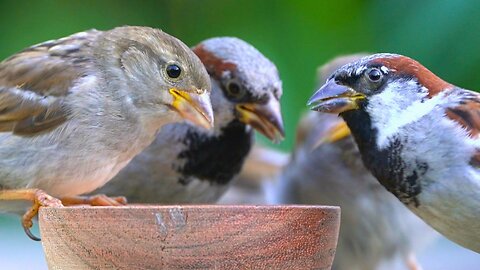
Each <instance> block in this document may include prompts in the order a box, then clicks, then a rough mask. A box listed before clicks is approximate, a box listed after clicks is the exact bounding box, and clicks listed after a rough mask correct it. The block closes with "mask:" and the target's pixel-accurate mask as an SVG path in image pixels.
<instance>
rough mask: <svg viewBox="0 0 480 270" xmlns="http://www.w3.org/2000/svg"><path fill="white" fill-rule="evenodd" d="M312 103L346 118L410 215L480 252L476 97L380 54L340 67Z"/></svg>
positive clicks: (479, 108) (367, 159)
mask: <svg viewBox="0 0 480 270" xmlns="http://www.w3.org/2000/svg"><path fill="white" fill-rule="evenodd" d="M308 104H309V105H310V106H311V107H312V109H314V110H317V111H321V112H329V113H339V114H340V115H341V116H342V117H343V119H344V120H345V121H346V123H347V125H348V127H349V128H350V130H351V132H352V134H353V136H354V138H355V141H356V143H357V145H358V148H359V150H360V153H361V155H362V159H363V162H364V164H365V166H366V168H367V169H368V170H370V172H372V174H373V175H374V176H375V177H376V178H377V179H378V181H379V182H380V183H381V184H382V185H383V186H385V187H386V188H387V189H388V190H389V191H390V192H392V193H393V194H394V195H395V196H396V197H397V198H398V199H399V200H400V201H401V202H403V203H404V204H405V205H406V206H407V207H408V208H409V209H410V210H412V211H413V212H414V213H415V214H417V215H418V216H419V217H420V218H422V219H423V220H424V221H425V222H427V223H428V224H429V225H430V226H432V227H433V228H435V229H436V230H437V231H438V232H440V233H442V234H443V235H445V236H446V237H447V238H449V239H451V240H452V241H454V242H456V243H458V244H460V245H462V246H464V247H466V248H468V249H471V250H473V251H476V252H480V233H479V232H480V168H479V166H480V154H479V149H480V139H479V137H478V135H479V132H480V95H479V94H478V93H475V92H473V91H469V90H466V89H462V88H460V87H457V86H454V85H452V84H450V83H447V82H445V81H443V80H442V79H440V78H439V77H437V76H436V75H435V74H433V73H432V72H431V71H429V70H428V69H427V68H425V67H424V66H422V65H421V64H420V63H418V62H417V61H415V60H413V59H411V58H408V57H405V56H401V55H396V54H375V55H372V56H368V57H365V58H362V59H360V60H358V61H354V62H352V63H350V64H347V65H345V66H343V67H341V68H339V69H338V70H337V71H335V72H334V73H333V74H332V75H331V76H330V78H329V79H328V80H327V82H326V83H325V85H323V86H322V87H321V88H320V89H319V90H318V91H317V92H316V93H315V94H314V95H313V96H312V98H311V99H310V101H309V102H308Z"/></svg>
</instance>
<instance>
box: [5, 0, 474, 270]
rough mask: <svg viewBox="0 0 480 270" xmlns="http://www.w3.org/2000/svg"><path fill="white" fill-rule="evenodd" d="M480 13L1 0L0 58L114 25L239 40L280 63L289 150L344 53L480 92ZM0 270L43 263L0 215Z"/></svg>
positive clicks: (279, 1) (380, 0)
mask: <svg viewBox="0 0 480 270" xmlns="http://www.w3.org/2000/svg"><path fill="white" fill-rule="evenodd" d="M478 18H480V1H475V0H471V1H466V0H465V1H456V0H452V1H436V0H430V1H418V0H417V1H395V0H392V1H385V0H365V1H353V0H350V1H340V0H339V1H315V0H311V1H310V0H307V1H294V0H291V1H288V0H269V1H259V0H243V1H233V0H202V1H197V0H176V1H119V0H115V1H114V0H109V1H107V0H104V1H92V0H83V1H14V0H8V1H5V0H0V41H1V43H0V58H1V59H3V58H5V57H7V56H9V55H11V54H13V53H15V52H17V51H19V50H21V49H22V48H24V47H27V46H30V45H33V44H35V43H38V42H42V41H45V40H49V39H55V38H59V37H63V36H66V35H69V34H72V33H75V32H78V31H82V30H85V29H90V28H97V29H102V30H103V29H110V28H113V27H115V26H120V25H147V26H152V27H157V28H161V29H163V30H164V31H166V32H168V33H170V34H172V35H174V36H176V37H178V38H180V39H181V40H183V41H184V42H185V43H186V44H188V45H195V44H197V43H198V42H200V41H201V40H203V39H206V38H209V37H213V36H236V37H240V38H242V39H244V40H246V41H248V42H250V43H251V44H253V45H254V46H255V47H257V48H258V49H259V50H260V51H261V52H263V53H264V54H265V55H266V56H267V57H269V58H270V59H271V60H272V61H273V62H274V63H276V64H277V66H278V68H279V71H280V75H281V77H282V80H283V89H284V95H283V97H282V106H283V115H284V120H285V125H286V129H287V137H286V140H285V141H284V142H283V143H281V144H279V145H275V146H274V147H278V148H280V149H282V150H285V151H288V150H289V149H291V147H292V144H293V141H294V131H295V126H296V122H297V120H298V118H299V116H300V114H301V113H302V112H303V111H305V110H306V108H305V102H306V100H307V99H308V97H309V95H310V94H311V93H312V91H313V90H314V85H315V77H314V76H315V71H316V68H317V66H319V65H320V64H322V63H325V62H326V61H328V60H329V59H331V58H333V57H335V56H337V55H340V54H346V53H355V52H395V53H400V54H405V55H408V56H410V57H412V58H415V59H417V60H419V61H420V62H422V63H423V64H424V65H425V66H427V67H428V68H430V69H431V70H432V71H434V72H435V73H436V74H438V75H439V76H440V77H442V78H444V79H445V80H447V81H449V82H451V83H454V84H457V85H460V86H462V87H465V88H469V89H480V76H478V74H479V72H478V70H479V69H480V61H479V60H480V49H479V48H480V34H479V33H480V20H479V19H478ZM259 139H260V140H263V139H261V138H259ZM265 143H267V142H265ZM421 261H422V262H423V263H424V264H425V265H426V267H425V269H480V256H479V255H478V254H477V255H475V254H474V253H473V252H469V251H466V250H464V249H462V248H460V247H458V246H456V245H454V244H451V243H448V242H447V241H446V240H442V241H440V243H439V244H438V245H435V246H434V247H433V248H431V249H429V250H427V251H426V253H425V255H422V256H421ZM0 269H46V266H45V263H44V261H43V255H42V253H41V245H40V244H39V243H34V242H32V241H29V240H28V239H26V237H25V236H24V235H23V232H22V230H21V228H20V227H19V221H18V218H16V217H14V218H11V217H8V216H0Z"/></svg>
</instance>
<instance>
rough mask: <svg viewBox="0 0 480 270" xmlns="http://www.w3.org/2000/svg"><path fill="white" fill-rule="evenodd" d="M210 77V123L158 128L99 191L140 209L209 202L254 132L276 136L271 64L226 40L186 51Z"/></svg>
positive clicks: (276, 94)
mask: <svg viewBox="0 0 480 270" xmlns="http://www.w3.org/2000/svg"><path fill="white" fill-rule="evenodd" d="M193 51H194V52H195V53H196V54H197V55H198V56H199V58H200V60H201V61H202V62H203V64H204V65H205V67H206V69H207V71H208V73H209V74H210V78H211V82H212V94H211V98H212V106H213V111H214V116H215V125H214V128H213V129H212V130H205V129H202V128H198V127H196V126H193V125H191V124H189V123H174V124H170V125H167V126H165V127H164V128H163V129H162V130H161V131H160V133H159V134H158V135H157V137H156V139H155V141H154V142H153V143H152V144H151V145H150V146H149V147H148V148H147V149H145V150H144V151H143V152H142V153H141V154H140V155H138V156H137V157H135V158H134V159H133V160H132V162H131V163H130V164H129V165H128V166H126V167H125V168H124V169H123V170H122V171H120V173H119V174H118V175H117V176H115V178H114V180H113V181H111V182H110V183H108V184H107V185H106V186H104V187H103V188H102V189H101V190H100V192H102V193H106V194H120V193H121V194H122V195H125V196H127V198H128V199H129V201H133V202H143V203H145V202H147V203H211V202H215V201H216V200H217V199H218V198H219V197H220V196H221V195H222V194H223V193H224V191H225V190H226V189H227V188H228V187H229V186H230V183H231V182H232V180H233V179H235V177H236V175H237V174H238V173H239V171H240V169H241V168H242V165H243V162H244V159H245V157H246V156H247V154H248V153H249V151H250V148H251V145H252V143H253V135H254V134H253V129H252V127H253V128H254V129H256V130H257V131H259V132H260V133H262V134H263V135H265V136H266V137H268V138H269V139H271V140H278V139H280V138H282V137H283V122H282V116H281V113H280V102H279V99H280V96H281V95H282V85H281V81H280V78H279V76H278V71H277V68H276V67H275V65H274V64H273V63H272V62H270V61H269V60H268V59H267V58H266V57H265V56H263V55H262V54H261V53H260V52H259V51H258V50H257V49H255V48H254V47H253V46H252V45H250V44H248V43H246V42H245V41H242V40H240V39H238V38H233V37H219V38H211V39H207V40H204V41H203V42H201V43H200V44H198V45H197V46H195V47H194V48H193Z"/></svg>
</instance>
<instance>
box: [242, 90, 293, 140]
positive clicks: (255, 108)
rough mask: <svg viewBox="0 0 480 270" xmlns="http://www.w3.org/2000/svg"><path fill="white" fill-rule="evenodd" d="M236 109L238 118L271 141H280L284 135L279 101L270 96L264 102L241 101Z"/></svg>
mask: <svg viewBox="0 0 480 270" xmlns="http://www.w3.org/2000/svg"><path fill="white" fill-rule="evenodd" d="M236 109H237V111H238V113H239V120H240V121H242V122H243V123H245V124H247V125H251V126H252V127H253V128H254V129H256V130H257V131H259V132H260V133H262V134H263V135H264V136H265V137H267V138H269V139H270V140H272V141H273V142H276V143H277V142H280V141H281V140H283V138H284V137H285V130H284V128H283V119H282V113H281V110H280V103H279V102H278V100H276V99H275V98H273V97H271V98H270V99H269V102H267V103H266V104H255V103H243V104H238V105H237V106H236Z"/></svg>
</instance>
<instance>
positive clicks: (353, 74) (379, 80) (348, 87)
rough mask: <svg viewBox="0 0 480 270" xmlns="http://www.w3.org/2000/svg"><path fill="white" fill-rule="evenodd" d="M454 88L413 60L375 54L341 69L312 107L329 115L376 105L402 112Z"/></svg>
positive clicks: (316, 97) (331, 78) (324, 86)
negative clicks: (412, 105) (416, 103)
mask: <svg viewBox="0 0 480 270" xmlns="http://www.w3.org/2000/svg"><path fill="white" fill-rule="evenodd" d="M450 88H452V85H451V84H449V83H447V82H445V81H443V80H442V79H440V78H439V77H437V76H436V75H435V74H433V73H432V72H431V71H430V70H428V69H427V68H426V67H424V66H423V65H421V64H420V63H418V62H417V61H415V60H413V59H411V58H408V57H406V56H402V55H397V54H374V55H371V56H366V57H363V58H361V59H360V60H357V61H354V62H351V63H349V64H346V65H344V66H342V67H341V68H339V69H337V70H336V71H335V72H334V73H333V74H332V75H331V76H330V77H329V78H328V79H327V81H326V83H325V84H324V85H323V86H322V87H321V88H320V89H319V90H317V91H316V92H315V93H314V94H313V96H312V97H311V98H310V100H309V101H308V106H310V107H311V109H312V110H316V111H321V112H329V113H343V112H347V111H351V110H357V109H361V108H365V107H366V106H367V104H372V103H374V104H375V106H376V107H377V108H380V109H381V110H385V111H387V110H391V109H393V110H402V109H404V108H406V107H408V106H410V105H411V104H413V103H414V102H423V101H424V100H425V99H429V98H432V97H434V96H436V95H437V94H439V93H440V92H442V91H445V90H446V89H450ZM378 113H380V112H378Z"/></svg>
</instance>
